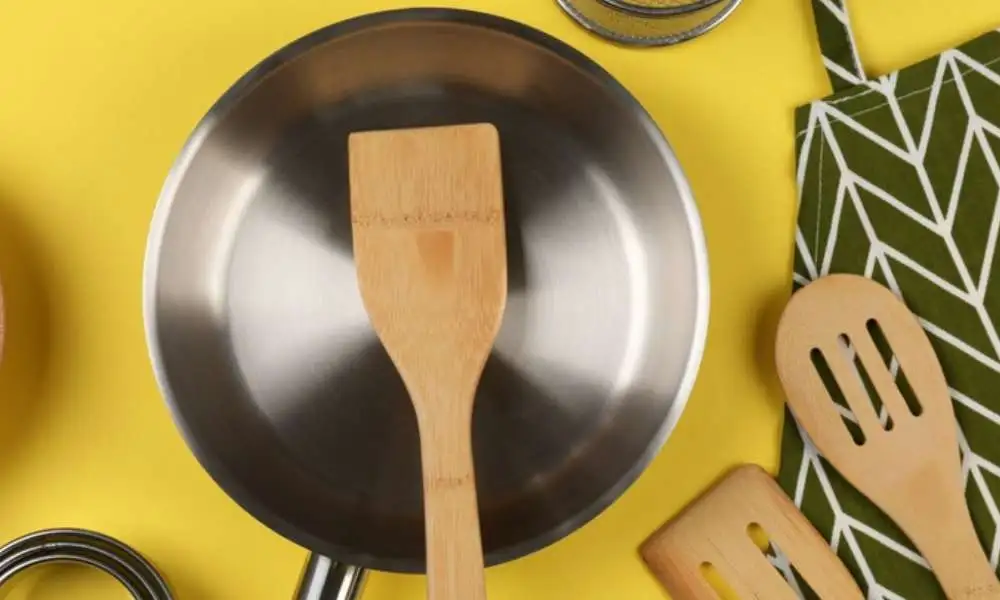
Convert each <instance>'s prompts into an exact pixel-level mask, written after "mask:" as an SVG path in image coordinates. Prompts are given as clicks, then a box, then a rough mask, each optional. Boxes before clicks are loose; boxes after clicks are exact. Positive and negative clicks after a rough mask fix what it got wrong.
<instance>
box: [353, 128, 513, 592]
mask: <svg viewBox="0 0 1000 600" xmlns="http://www.w3.org/2000/svg"><path fill="white" fill-rule="evenodd" d="M349 162H350V186H351V222H352V231H353V235H354V242H353V243H354V260H355V263H356V266H357V277H358V282H359V285H360V290H361V297H362V299H363V301H364V305H365V308H366V310H367V312H368V315H369V317H370V319H371V323H372V326H373V327H374V328H375V331H376V332H377V334H378V336H379V339H380V340H381V342H382V344H383V345H384V346H385V348H386V351H387V352H388V354H389V356H390V357H391V358H392V361H393V363H394V364H395V366H396V368H397V369H398V371H399V373H400V375H401V376H402V379H403V382H404V383H405V384H406V389H407V391H408V392H409V394H410V398H411V400H412V402H413V406H414V409H415V410H416V415H417V423H418V426H419V429H420V447H421V460H422V467H423V491H424V517H425V531H426V536H427V541H426V548H427V577H428V596H429V597H430V598H431V599H432V600H481V599H484V598H485V597H486V591H485V583H484V573H483V571H484V566H483V550H482V542H481V533H480V527H479V513H478V507H477V496H476V488H475V475H474V468H473V456H472V413H473V401H474V398H475V393H476V388H477V387H478V385H479V379H480V377H481V374H482V369H483V367H484V365H485V363H486V359H487V357H488V356H489V354H490V351H491V349H492V347H493V343H494V340H495V338H496V335H497V332H498V330H499V328H500V322H501V319H502V316H503V313H504V309H505V306H506V298H507V254H506V234H505V229H504V226H505V225H504V214H503V208H504V202H503V188H502V181H501V162H500V144H499V135H498V133H497V130H496V129H495V128H494V127H493V125H491V124H486V123H483V124H472V125H460V126H446V127H428V128H420V129H405V130H389V131H375V132H364V133H355V134H352V135H351V136H350V139H349Z"/></svg>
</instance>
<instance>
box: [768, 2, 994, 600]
mask: <svg viewBox="0 0 1000 600" xmlns="http://www.w3.org/2000/svg"><path fill="white" fill-rule="evenodd" d="M873 1H874V0H873ZM942 6H943V5H942ZM813 12H814V14H815V17H816V25H817V32H818V38H819V42H820V47H821V50H822V54H823V61H824V64H825V66H826V69H827V71H828V73H829V75H830V80H831V83H832V85H833V89H834V93H833V94H832V95H830V96H828V97H826V98H824V99H822V100H818V101H816V102H812V103H810V104H808V105H806V106H801V107H799V108H798V109H797V110H796V136H797V137H796V149H797V157H798V158H797V161H796V167H797V185H798V191H799V195H800V199H799V208H798V226H797V230H796V232H795V248H796V253H795V273H794V284H793V287H794V288H795V289H797V288H798V287H800V286H802V285H804V284H806V283H808V282H809V281H811V280H813V279H816V278H817V277H820V276H822V275H825V274H827V273H837V272H839V273H855V274H860V275H864V276H866V277H870V278H872V279H874V280H876V281H878V282H880V283H882V284H883V285H886V286H887V287H889V288H890V289H891V290H893V291H894V292H895V293H896V294H897V295H899V296H900V297H901V298H902V299H903V301H904V302H905V303H906V304H907V305H908V306H909V307H910V309H911V310H912V311H913V312H914V313H916V315H917V316H918V318H919V319H920V321H921V322H922V324H923V325H924V327H925V329H926V331H927V332H928V334H929V337H930V340H931V342H932V343H933V345H934V348H935V350H936V351H937V355H938V358H939V359H940V360H941V362H942V365H943V367H944V371H945V376H946V377H947V379H948V383H949V386H950V388H951V395H952V399H953V401H954V405H955V411H956V416H957V418H958V422H959V429H960V435H959V440H960V451H961V456H962V467H963V474H964V477H965V485H966V497H967V499H968V504H969V508H970V511H971V513H972V516H973V520H974V521H975V525H976V529H977V532H978V534H979V538H980V541H981V543H982V546H983V548H984V550H985V551H986V553H987V555H988V556H989V558H990V560H991V562H992V564H993V565H994V567H996V565H997V561H998V558H1000V510H998V504H1000V327H998V324H1000V266H997V262H998V261H1000V253H998V252H997V237H998V234H1000V210H998V208H1000V183H998V182H1000V32H996V31H991V32H988V33H985V34H983V35H982V36H980V37H977V38H975V39H973V40H971V41H969V42H967V43H965V44H963V45H962V46H960V47H958V48H954V49H950V50H947V51H944V52H942V53H941V54H939V55H938V56H935V57H933V58H930V59H928V60H925V61H922V62H920V63H918V64H915V65H912V66H910V67H907V68H905V69H902V70H900V71H898V72H894V73H890V74H888V75H885V76H882V77H879V78H868V77H866V76H865V74H864V71H863V69H862V67H861V61H860V59H859V57H858V52H857V49H856V46H855V44H854V40H853V38H852V35H851V31H850V26H849V19H848V16H847V11H846V6H845V5H844V2H843V1H842V0H813ZM841 412H842V415H843V416H844V418H845V420H846V421H850V420H852V419H853V415H851V413H850V411H849V409H847V408H846V407H841ZM785 416H786V421H785V428H784V434H783V441H782V456H781V468H780V472H779V476H778V479H779V481H780V483H781V485H782V487H783V488H784V489H785V490H786V491H787V492H788V493H789V495H790V496H792V498H793V499H794V501H795V503H796V504H797V505H799V506H800V507H801V508H802V510H803V512H804V513H805V515H806V516H807V517H808V518H809V519H810V520H811V521H812V522H813V523H814V524H815V525H816V526H817V528H818V529H819V530H820V532H821V533H822V534H823V535H824V536H825V537H826V539H827V540H828V541H829V542H830V545H831V546H832V547H833V548H834V549H835V550H836V552H837V553H838V555H839V556H840V557H841V559H842V560H843V561H844V562H845V563H846V565H847V566H848V568H849V569H850V570H851V572H852V573H853V574H854V576H855V578H856V579H857V581H858V583H859V585H860V586H861V589H862V590H863V591H864V592H865V594H866V596H867V598H868V599H870V600H880V599H886V600H898V599H904V600H922V599H934V600H937V599H941V600H943V599H944V594H943V592H942V591H941V588H940V587H939V586H938V584H937V582H936V580H935V579H934V577H933V576H932V574H931V572H930V571H929V570H928V568H927V564H926V562H925V561H924V560H923V558H922V557H921V556H920V555H919V554H918V553H917V552H916V551H915V550H914V548H913V545H912V544H911V543H910V542H909V540H908V539H907V538H906V537H905V536H904V535H903V534H902V533H901V532H900V531H899V529H898V528H897V527H895V526H894V525H893V524H892V522H891V521H890V520H889V519H888V518H887V517H886V516H885V515H884V514H882V513H881V511H879V509H877V508H876V507H875V506H874V505H873V504H872V503H871V502H869V501H868V500H867V499H866V498H865V497H863V496H862V495H861V494H860V493H858V492H857V491H856V490H855V489H854V488H853V487H851V485H850V484H848V483H847V482H846V481H845V480H844V479H843V478H842V477H841V476H840V475H839V474H838V473H837V471H836V470H835V469H834V468H833V467H832V466H831V465H830V464H829V463H828V462H826V461H825V459H824V458H823V457H822V456H821V455H820V454H819V453H818V452H817V450H816V448H815V447H814V446H813V445H812V444H811V443H810V442H809V441H808V438H807V436H805V435H804V434H803V432H802V431H801V429H800V428H799V426H798V424H797V423H796V422H795V419H794V415H793V414H792V413H791V412H788V411H786V415H785ZM882 418H883V419H884V418H885V414H884V412H883V414H882ZM773 560H774V562H775V564H776V566H777V567H778V568H779V570H781V571H782V573H783V574H784V575H785V577H786V578H788V579H789V581H790V582H791V583H792V584H793V586H795V587H796V589H797V590H800V591H802V590H805V586H804V585H803V583H804V582H802V580H801V579H800V578H798V577H797V576H796V575H795V574H794V572H793V569H792V568H791V567H789V565H788V563H787V561H786V560H785V559H784V558H783V557H781V556H780V555H779V556H777V557H775V558H774V559H773ZM800 595H802V596H803V597H810V596H811V594H809V593H808V592H806V593H804V594H803V593H800Z"/></svg>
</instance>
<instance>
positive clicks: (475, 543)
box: [414, 381, 486, 600]
mask: <svg viewBox="0 0 1000 600" xmlns="http://www.w3.org/2000/svg"><path fill="white" fill-rule="evenodd" d="M441 383H442V384H446V383H451V382H444V381H442V382H441ZM421 393H423V392H415V394H414V399H415V400H416V401H417V402H420V403H421V404H426V402H424V399H422V398H418V397H417V395H418V394H421ZM433 393H435V394H437V398H438V399H439V400H440V398H441V397H442V395H444V394H461V395H464V396H471V395H472V394H474V393H475V392H474V390H473V391H472V392H471V393H470V392H468V391H463V390H460V389H454V386H448V385H442V386H441V387H440V389H438V390H436V391H435V392H433ZM428 400H429V399H428ZM448 405H450V406H471V405H472V401H471V400H469V401H466V402H449V403H448ZM419 426H420V451H421V455H422V456H421V461H422V469H423V486H424V519H425V525H424V528H425V531H426V535H427V575H428V597H429V598H433V599H434V600H485V599H486V587H485V582H484V580H483V570H484V565H483V550H482V541H481V535H480V530H479V511H478V506H477V504H476V503H477V495H476V483H475V472H474V471H475V470H474V466H473V455H472V415H471V414H469V413H466V412H465V411H460V412H451V413H448V414H447V415H445V414H438V415H437V416H436V417H435V418H433V419H421V420H420V423H419Z"/></svg>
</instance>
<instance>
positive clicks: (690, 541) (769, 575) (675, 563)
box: [640, 465, 864, 600]
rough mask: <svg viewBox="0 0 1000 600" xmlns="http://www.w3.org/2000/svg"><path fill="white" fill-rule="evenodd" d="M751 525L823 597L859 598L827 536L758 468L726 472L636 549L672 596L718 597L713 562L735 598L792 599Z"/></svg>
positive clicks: (695, 599) (794, 598) (837, 599)
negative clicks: (708, 572) (712, 579)
mask: <svg viewBox="0 0 1000 600" xmlns="http://www.w3.org/2000/svg"><path fill="white" fill-rule="evenodd" d="M754 525H757V526H759V527H760V528H761V529H763V530H764V533H766V534H767V536H768V539H769V540H770V541H771V542H773V543H774V544H775V545H776V546H777V547H778V548H780V549H781V551H782V553H783V554H784V555H785V556H786V557H787V558H788V559H789V562H790V563H791V564H792V565H793V566H794V567H795V568H796V569H798V571H799V573H800V574H801V575H802V577H803V578H804V579H805V580H806V581H807V582H808V584H809V587H811V588H812V590H813V591H814V592H816V594H817V596H818V597H819V598H820V599H821V600H862V598H863V597H864V596H862V594H861V590H859V589H858V587H857V584H855V583H854V579H852V578H851V574H850V573H849V572H848V571H847V568H846V567H844V565H843V563H841V562H840V560H839V559H838V558H837V555H836V554H834V553H833V550H831V549H830V546H829V545H828V544H827V543H826V540H824V539H823V537H822V536H821V535H820V534H819V532H818V531H816V529H815V528H814V527H813V526H812V525H811V524H810V523H809V521H808V520H806V518H805V516H804V515H803V514H802V513H801V512H799V510H798V508H796V506H795V504H794V503H792V501H791V500H790V499H789V498H788V496H786V495H785V493H784V491H782V489H781V488H780V487H779V486H778V484H777V483H776V482H775V481H774V479H772V478H771V477H770V476H769V475H768V474H767V472H765V471H764V470H763V469H761V468H760V467H758V466H756V465H741V466H739V467H736V468H735V469H733V470H732V471H730V472H729V473H728V474H727V475H726V476H725V477H724V478H723V479H722V480H721V481H719V482H718V483H716V484H715V485H713V486H712V488H711V489H709V490H708V491H707V492H705V493H704V494H703V495H702V496H701V497H700V498H698V499H697V500H695V501H694V502H692V503H691V504H690V505H688V506H687V507H685V508H684V510H683V511H681V513H680V514H679V515H678V516H677V517H675V518H674V519H672V520H671V521H669V522H668V523H666V524H665V525H664V526H663V527H661V528H660V529H658V530H657V531H655V532H654V533H653V534H652V535H651V536H649V538H648V539H646V541H645V542H643V544H642V546H641V548H640V553H641V554H642V557H643V560H644V561H645V562H646V564H647V565H648V567H649V569H650V571H651V572H652V573H653V574H654V575H655V576H656V578H657V579H658V580H659V581H660V583H661V584H663V587H664V588H666V590H667V592H669V593H670V594H671V597H673V598H675V600H719V594H717V593H716V590H715V589H714V588H713V587H712V584H711V582H710V580H709V579H708V578H707V577H706V574H705V572H704V568H703V567H704V566H705V565H711V566H712V567H714V568H715V569H716V570H717V572H718V573H719V575H720V576H721V577H722V578H723V580H725V582H726V584H727V585H728V587H729V588H730V589H731V590H732V591H733V592H734V593H735V594H736V595H737V596H738V597H739V598H740V599H741V600H756V599H758V598H767V599H768V600H798V595H797V594H796V593H795V591H794V590H793V589H792V587H791V586H790V585H789V584H788V582H787V581H785V579H784V578H783V577H781V575H779V574H778V571H777V570H776V569H775V568H774V567H772V566H771V564H770V563H769V562H768V560H767V558H766V557H765V556H764V553H763V552H762V551H761V549H760V548H759V547H757V545H756V544H755V543H754V541H753V538H751V535H750V532H749V530H750V528H751V527H752V526H754Z"/></svg>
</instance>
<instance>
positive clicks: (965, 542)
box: [776, 275, 1000, 600]
mask: <svg viewBox="0 0 1000 600" xmlns="http://www.w3.org/2000/svg"><path fill="white" fill-rule="evenodd" d="M873 323H877V324H878V326H879V327H880V328H881V330H882V332H883V333H884V336H885V339H886V340H887V341H888V344H889V346H890V347H891V348H892V351H893V353H894V354H895V357H896V359H897V360H898V362H899V366H900V370H901V371H902V373H903V374H904V375H905V378H906V380H907V382H908V383H909V387H910V389H912V390H913V393H914V395H915V396H916V400H917V401H918V402H919V405H920V411H918V414H919V416H914V414H913V413H912V412H911V410H910V408H909V406H908V405H907V403H906V400H905V399H904V397H903V395H902V394H901V392H900V389H899V387H897V384H896V381H895V380H894V379H893V376H892V374H891V373H890V371H889V369H888V368H887V367H886V364H885V362H884V360H883V358H882V356H881V355H880V354H879V351H878V348H877V347H876V345H875V342H874V340H873V338H872V334H871V331H870V329H869V328H870V327H872V326H873V325H872V324H873ZM840 336H846V338H847V340H849V342H850V345H851V346H852V347H853V351H854V352H855V353H856V356H857V358H856V360H857V361H859V362H860V364H861V365H862V366H863V370H864V372H865V373H866V374H867V378H868V379H869V380H870V381H871V383H872V385H873V389H874V390H875V392H876V393H877V394H878V397H879V398H880V399H881V400H882V402H883V403H884V405H885V407H886V409H887V410H888V413H889V416H890V418H891V421H892V426H891V427H890V428H888V429H889V430H887V428H886V426H884V425H883V424H882V422H881V421H880V420H879V418H878V415H877V414H876V412H875V409H874V407H873V405H872V399H871V397H870V396H869V393H868V392H867V391H866V389H865V386H864V384H863V383H862V380H861V379H860V376H859V373H860V371H858V370H856V369H857V367H856V366H855V364H854V363H853V362H852V360H851V357H850V356H849V354H848V352H847V351H846V350H845V346H844V343H843V341H842V340H841V339H838V338H839V337H840ZM776 350H777V352H776V360H777V367H778V375H779V377H780V379H781V382H782V385H783V386H784V388H785V392H786V394H787V397H788V404H789V405H790V406H791V408H792V410H793V411H794V413H795V416H796V418H797V419H798V421H799V422H800V423H801V425H802V427H803V428H804V429H805V430H806V432H807V433H808V434H809V437H810V438H811V439H812V441H813V443H814V444H815V445H816V447H817V448H818V449H819V451H820V452H821V453H822V454H824V455H825V456H826V458H827V459H828V460H829V461H830V463H831V464H832V465H833V466H834V467H835V468H836V469H837V470H838V471H840V472H841V473H842V474H843V475H844V477H845V478H846V479H847V480H848V481H849V482H850V483H851V484H852V485H854V487H856V488H857V489H858V490H859V491H860V492H862V493H863V494H865V495H866V496H868V497H869V498H870V499H871V500H872V501H873V502H874V503H875V504H876V505H877V506H879V507H880V508H881V509H882V510H883V511H884V512H885V513H886V514H887V515H888V516H889V517H890V518H892V519H893V520H894V521H895V522H896V524H897V525H899V527H900V528H901V529H902V530H903V531H904V532H905V533H906V535H907V536H908V537H909V538H910V539H911V540H912V541H913V543H914V545H915V546H916V547H917V549H918V550H919V551H920V553H921V554H922V555H923V556H924V558H925V559H926V560H927V562H928V563H929V564H930V566H931V569H932V570H933V572H934V573H935V574H936V576H937V578H938V581H939V582H940V583H941V586H942V587H943V588H944V591H945V593H946V594H947V596H948V597H949V598H951V599H952V600H967V599H973V598H978V599H986V598H994V599H1000V583H998V582H997V577H996V575H995V574H994V572H993V568H992V567H991V566H990V563H989V561H988V560H987V559H986V556H985V554H984V553H983V549H982V546H981V545H980V543H979V539H978V538H977V537H976V532H975V530H974V529H973V525H972V519H971V518H970V516H969V511H968V508H967V507H966V504H965V495H964V492H963V489H964V486H963V483H962V471H961V464H960V461H959V452H958V441H957V434H956V430H957V425H956V422H955V415H954V408H953V407H952V403H951V397H950V395H949V392H948V384H947V382H946V381H945V378H944V373H943V372H942V370H941V366H940V364H939V363H938V361H937V357H936V355H935V353H934V349H933V347H932V346H931V344H930V341H929V340H928V339H927V335H926V334H925V333H924V330H923V328H922V327H921V326H920V323H919V322H918V321H917V319H916V318H915V317H914V316H913V314H912V313H910V311H909V310H908V309H907V307H906V305H905V304H903V302H901V301H900V300H899V299H897V298H896V296H895V295H893V294H892V292H890V291H889V290H888V289H886V288H884V287H883V286H881V285H880V284H878V283H876V282H874V281H871V280H869V279H866V278H864V277H860V276H857V275H829V276H827V277H823V278H821V279H819V280H817V281H815V282H813V283H811V284H809V285H807V286H806V287H804V288H802V289H801V290H799V291H798V292H796V293H795V294H794V295H793V296H792V298H791V301H790V302H789V303H788V306H787V307H786V308H785V311H784V314H783V315H782V317H781V322H780V324H779V326H778V334H777V348H776ZM815 352H818V353H821V354H822V357H823V358H824V359H825V361H826V363H827V364H828V365H829V369H830V372H832V374H833V377H834V379H835V380H836V384H837V386H838V387H839V389H840V391H841V392H842V394H843V396H844V397H845V398H846V400H847V403H848V405H849V406H850V408H851V411H852V412H853V413H854V415H855V417H856V419H857V422H858V425H859V426H860V428H861V431H862V433H863V434H864V441H863V443H861V444H858V443H856V442H855V441H854V439H853V438H852V436H851V435H850V433H849V431H848V429H847V428H846V426H845V424H844V422H843V420H842V417H841V415H840V413H839V412H837V410H836V409H835V407H834V402H833V400H832V396H831V392H830V391H829V390H828V389H827V388H826V385H825V384H824V382H823V380H822V379H821V377H820V375H819V373H818V371H817V368H816V367H815V366H814V364H813V360H814V358H813V354H814V353H815Z"/></svg>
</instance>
